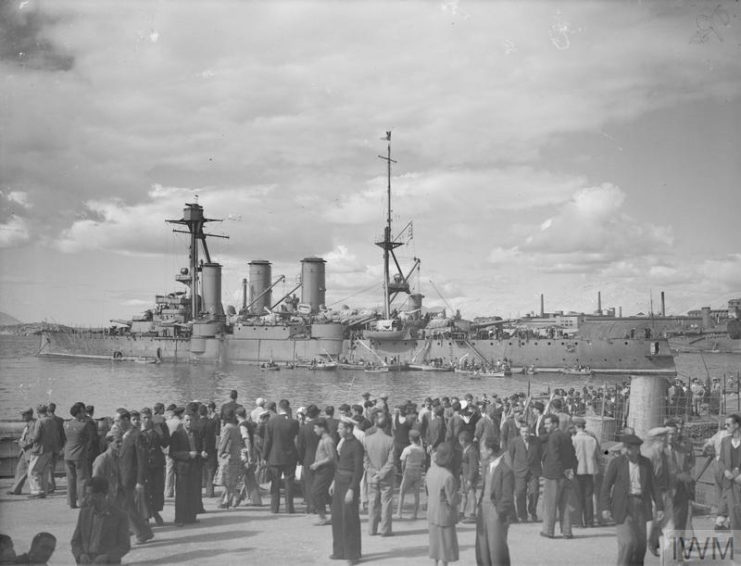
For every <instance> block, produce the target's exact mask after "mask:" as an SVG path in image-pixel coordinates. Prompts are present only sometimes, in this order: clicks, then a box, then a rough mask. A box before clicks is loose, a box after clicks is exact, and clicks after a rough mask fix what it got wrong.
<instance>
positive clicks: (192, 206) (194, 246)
mask: <svg viewBox="0 0 741 566" xmlns="http://www.w3.org/2000/svg"><path fill="white" fill-rule="evenodd" d="M165 222H167V223H169V224H180V225H181V226H187V227H188V231H187V232H186V231H185V230H176V229H173V232H178V233H179V234H189V235H190V246H189V258H190V273H189V274H188V277H187V279H185V281H187V282H188V283H187V284H188V285H189V286H190V317H191V320H195V319H196V318H197V317H198V301H197V297H198V271H199V270H200V266H199V262H198V255H199V250H198V241H199V240H200V241H201V246H202V247H203V254H204V255H205V256H206V263H211V255H210V254H209V253H208V246H207V245H206V237H208V236H211V237H214V238H227V239H228V238H229V236H222V235H220V234H206V233H205V232H204V231H203V227H204V226H205V224H206V222H222V220H219V219H214V218H205V217H204V216H203V207H202V206H201V205H200V204H198V203H197V202H192V203H186V204H185V209H184V210H183V217H182V218H181V219H180V220H165ZM178 280H179V281H183V279H181V278H178Z"/></svg>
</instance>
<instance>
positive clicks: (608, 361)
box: [345, 338, 676, 376]
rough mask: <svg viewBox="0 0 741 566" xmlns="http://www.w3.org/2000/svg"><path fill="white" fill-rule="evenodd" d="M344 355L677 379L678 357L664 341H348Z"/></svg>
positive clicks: (372, 358)
mask: <svg viewBox="0 0 741 566" xmlns="http://www.w3.org/2000/svg"><path fill="white" fill-rule="evenodd" d="M345 352H346V354H345V355H346V356H347V357H348V358H350V359H353V360H355V361H366V362H375V363H378V362H379V361H384V362H386V361H391V360H392V359H395V360H397V361H398V362H408V363H425V362H427V361H430V360H442V364H443V365H447V364H458V363H459V362H460V361H461V360H463V359H466V360H467V361H469V362H474V363H482V362H486V363H489V364H494V363H496V362H497V361H502V360H504V359H506V360H508V362H509V364H510V365H511V366H512V368H513V369H515V370H518V369H521V368H527V367H529V366H535V368H537V369H538V371H560V370H561V369H562V368H567V367H576V366H588V367H589V368H591V369H592V370H593V371H594V372H595V373H615V374H628V373H630V374H647V375H651V374H656V375H672V376H673V375H676V367H675V365H674V357H673V355H672V352H671V351H670V349H669V345H668V343H667V341H666V340H663V339H662V340H631V339H589V340H588V339H580V338H576V339H574V338H572V339H535V340H533V339H530V340H517V339H505V340H455V339H447V338H446V339H429V338H428V339H426V340H403V341H373V340H355V341H353V342H352V343H350V342H349V341H346V345H345Z"/></svg>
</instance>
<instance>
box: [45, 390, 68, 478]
mask: <svg viewBox="0 0 741 566" xmlns="http://www.w3.org/2000/svg"><path fill="white" fill-rule="evenodd" d="M56 410H57V405H56V403H49V416H50V417H51V419H52V421H54V425H55V426H56V427H57V442H58V443H59V447H58V448H57V450H56V451H55V452H53V453H52V455H51V461H50V462H49V491H50V492H54V491H56V489H57V481H56V479H54V472H55V471H56V469H57V461H58V460H59V457H60V456H62V457H64V444H65V443H66V442H67V437H66V436H65V434H64V419H63V418H62V417H58V416H57V415H56Z"/></svg>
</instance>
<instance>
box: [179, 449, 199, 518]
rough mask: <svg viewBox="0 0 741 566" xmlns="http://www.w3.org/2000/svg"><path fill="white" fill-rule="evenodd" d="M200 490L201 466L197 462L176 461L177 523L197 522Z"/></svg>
mask: <svg viewBox="0 0 741 566" xmlns="http://www.w3.org/2000/svg"><path fill="white" fill-rule="evenodd" d="M200 492H201V467H200V466H199V465H197V464H196V463H195V462H188V463H186V462H176V464H175V523H186V524H187V523H195V521H196V514H197V513H198V511H199V508H198V494H199V493H200Z"/></svg>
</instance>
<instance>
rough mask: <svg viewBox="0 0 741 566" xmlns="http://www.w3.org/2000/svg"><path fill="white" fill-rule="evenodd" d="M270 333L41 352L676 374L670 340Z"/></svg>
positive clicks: (44, 341) (92, 341)
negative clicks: (503, 364)
mask: <svg viewBox="0 0 741 566" xmlns="http://www.w3.org/2000/svg"><path fill="white" fill-rule="evenodd" d="M265 334H266V335H265V337H264V338H257V337H253V336H250V337H238V336H234V335H219V336H215V337H198V338H193V339H187V338H166V337H148V336H137V337H135V336H115V335H114V336H111V335H106V334H104V333H90V332H88V333H82V332H72V331H56V332H44V333H42V335H41V347H40V351H39V354H40V355H56V356H66V357H76V358H91V359H111V360H112V359H114V358H115V357H116V356H118V357H119V358H123V359H132V360H133V359H137V358H138V359H142V358H147V359H154V360H160V361H163V362H215V363H261V362H265V361H266V360H272V361H274V362H276V363H285V362H295V361H297V360H307V361H310V360H313V359H323V358H326V356H330V357H332V358H334V359H340V358H343V359H349V360H352V361H353V363H361V362H365V363H370V364H376V365H377V364H378V363H379V362H380V363H387V362H390V361H391V360H395V363H398V364H402V365H403V364H408V363H416V364H418V365H426V363H425V362H428V361H429V360H435V359H436V360H441V362H442V365H446V366H447V365H455V364H457V363H458V362H459V360H461V359H463V358H466V357H467V358H468V359H470V360H475V361H478V362H486V363H488V364H494V363H496V362H497V361H502V360H505V359H506V360H507V361H508V362H509V364H510V366H511V367H513V368H518V367H519V368H521V367H529V366H535V367H537V368H538V369H539V371H545V372H547V371H555V372H559V371H561V369H563V368H564V367H569V366H577V365H582V366H589V367H590V368H591V370H592V371H593V372H594V373H614V374H625V373H634V374H655V375H675V374H676V368H675V365H674V358H673V355H672V353H671V351H670V350H669V345H668V343H667V341H666V340H630V339H593V340H586V339H578V338H577V339H568V340H547V339H544V340H517V339H511V340H493V341H489V340H472V341H457V340H452V339H445V340H435V339H429V338H428V339H426V340H424V339H419V340H384V341H371V340H353V341H351V340H342V339H341V336H340V335H339V333H334V334H331V335H325V336H320V337H306V336H303V337H290V336H279V337H274V336H270V333H269V332H266V333H265Z"/></svg>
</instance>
